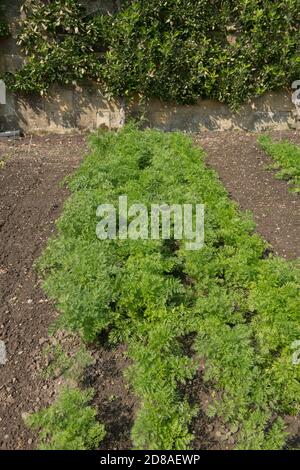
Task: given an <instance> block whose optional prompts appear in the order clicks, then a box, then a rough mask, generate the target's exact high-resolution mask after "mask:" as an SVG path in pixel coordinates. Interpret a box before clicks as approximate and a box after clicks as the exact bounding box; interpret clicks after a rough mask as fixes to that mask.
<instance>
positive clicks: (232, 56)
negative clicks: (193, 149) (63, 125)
mask: <svg viewBox="0 0 300 470" xmlns="http://www.w3.org/2000/svg"><path fill="white" fill-rule="evenodd" d="M122 3H123V8H122V11H121V12H119V13H116V14H114V15H112V16H108V15H106V16H103V15H94V16H93V15H86V14H85V13H84V10H83V8H82V7H80V6H79V3H78V2H77V0H55V1H54V2H50V3H47V4H44V2H42V1H41V0H27V2H26V3H25V7H24V8H25V11H26V13H27V19H26V20H25V21H23V28H22V31H21V33H20V37H19V43H20V45H21V46H22V48H23V50H24V53H25V54H26V55H27V60H28V63H27V65H26V66H25V67H24V69H22V70H21V71H19V72H18V73H17V74H16V75H15V76H14V77H10V85H11V87H12V88H13V89H14V90H22V91H34V90H37V91H40V92H44V91H46V90H47V89H48V87H49V86H50V85H51V84H52V83H54V82H56V81H57V82H60V83H63V84H70V83H72V81H74V80H75V81H78V80H82V79H93V80H98V81H99V82H100V83H101V84H102V85H103V86H104V87H105V89H106V90H107V92H108V93H110V94H112V95H114V96H119V95H120V96H128V97H132V96H140V97H141V98H150V97H158V98H161V99H163V100H174V101H176V102H179V103H193V102H194V101H196V100H197V99H198V98H199V97H202V98H214V99H217V100H219V101H222V102H226V103H229V104H230V105H231V106H232V107H237V106H238V105H239V104H240V103H242V102H244V101H246V100H247V99H249V98H252V97H254V96H259V95H261V94H262V93H264V92H265V91H268V90H274V89H276V88H279V87H288V86H290V85H291V83H292V81H293V80H295V79H298V78H299V76H300V58H299V47H300V28H299V26H300V20H299V18H300V3H299V1H298V0H282V1H276V2H274V1H272V0H237V1H235V2H232V1H229V0H214V1H211V0H196V1H195V0H134V1H125V2H122ZM103 47H104V49H105V52H103Z"/></svg>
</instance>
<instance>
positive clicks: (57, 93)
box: [0, 0, 295, 132]
mask: <svg viewBox="0 0 300 470" xmlns="http://www.w3.org/2000/svg"><path fill="white" fill-rule="evenodd" d="M84 3H85V4H86V6H87V9H88V11H89V12H92V11H95V10H97V9H98V10H99V9H100V10H101V11H103V12H113V11H115V9H116V7H117V2H116V1H115V0H86V1H85V2H84ZM5 4H6V7H7V8H6V15H7V18H8V19H9V21H10V23H11V25H12V31H13V37H12V38H9V39H2V40H0V74H1V73H3V72H5V71H14V70H16V69H17V68H19V67H20V66H21V65H22V63H23V59H22V57H21V56H20V54H19V50H18V47H17V45H16V41H15V39H14V37H15V36H16V32H17V19H18V17H19V10H20V5H21V4H22V0H13V1H11V0H5ZM291 93H292V92H291V91H289V90H287V91H278V92H276V93H268V94H266V95H265V96H263V97H261V98H258V99H256V100H253V101H252V102H251V103H249V104H248V105H246V106H243V107H242V108H241V110H240V111H239V112H238V113H233V112H232V111H231V110H230V109H229V108H228V106H226V105H224V104H220V103H218V102H214V101H211V100H200V101H199V102H198V103H197V104H196V105H193V106H180V105H174V104H167V103H162V102H161V101H158V100H153V101H151V102H150V103H149V104H148V105H147V107H146V108H145V109H141V108H140V107H139V106H138V105H137V104H134V105H131V106H130V107H129V109H128V110H127V116H139V115H141V114H143V115H144V117H146V119H147V120H148V124H149V126H151V127H156V128H159V129H162V130H165V131H172V130H183V131H187V132H197V131H202V130H232V129H245V130H248V131H261V130H269V129H274V130H275V129H280V130H285V129H288V128H290V127H294V126H295V117H294V111H295V108H294V105H293V104H292V101H291ZM120 122H121V115H120V107H119V103H118V100H113V101H111V100H108V99H106V98H105V97H104V96H103V93H102V92H101V89H100V88H99V87H98V86H97V85H95V84H88V85H86V86H85V87H73V88H62V87H59V86H56V87H53V88H52V90H51V91H50V93H49V96H47V97H41V96H37V95H33V96H31V97H29V98H24V97H21V96H17V95H13V96H12V95H9V96H8V100H7V105H5V106H3V105H0V131H3V130H13V129H21V130H22V131H24V132H39V131H49V132H70V131H73V130H75V129H79V130H87V129H96V128H99V127H103V126H104V127H107V128H111V129H112V128H118V127H119V125H120Z"/></svg>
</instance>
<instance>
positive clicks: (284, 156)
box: [258, 136, 300, 193]
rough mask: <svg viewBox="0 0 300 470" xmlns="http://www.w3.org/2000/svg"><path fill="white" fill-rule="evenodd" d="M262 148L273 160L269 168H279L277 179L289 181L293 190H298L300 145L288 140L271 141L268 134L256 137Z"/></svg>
mask: <svg viewBox="0 0 300 470" xmlns="http://www.w3.org/2000/svg"><path fill="white" fill-rule="evenodd" d="M258 141H259V143H260V145H261V146H262V148H263V150H264V151H265V152H266V153H267V154H268V155H270V156H271V157H272V158H273V160H274V162H275V163H274V165H272V166H271V168H274V169H276V170H279V171H278V172H277V174H276V176H277V178H278V179H281V180H286V181H289V183H290V184H291V189H292V191H293V192H297V193H298V192H300V147H299V146H298V145H294V144H292V143H291V142H289V141H288V140H283V141H280V142H273V141H272V139H271V138H270V137H268V136H261V137H260V138H259V139H258Z"/></svg>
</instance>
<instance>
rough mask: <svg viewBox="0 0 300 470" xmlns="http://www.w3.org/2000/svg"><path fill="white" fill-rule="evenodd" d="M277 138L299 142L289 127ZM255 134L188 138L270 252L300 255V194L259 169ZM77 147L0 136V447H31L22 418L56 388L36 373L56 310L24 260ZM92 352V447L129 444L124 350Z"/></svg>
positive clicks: (74, 141) (205, 437) (200, 444)
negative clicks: (248, 213) (96, 434)
mask: <svg viewBox="0 0 300 470" xmlns="http://www.w3.org/2000/svg"><path fill="white" fill-rule="evenodd" d="M283 136H284V137H289V138H290V139H291V140H293V141H295V142H298V143H300V137H299V135H298V134H297V133H293V132H291V133H285V134H284V135H283ZM275 137H277V138H278V137H279V136H278V134H276V135H275ZM256 139H257V136H256V135H252V134H245V133H222V134H221V133H220V134H219V133H211V134H201V135H198V136H196V141H197V143H199V144H200V145H201V146H203V148H204V149H205V150H206V151H207V153H208V160H207V161H208V164H209V165H211V166H212V167H214V168H215V169H217V171H218V172H219V174H220V178H221V180H222V181H223V182H224V184H225V186H226V187H227V189H228V191H229V193H230V194H231V195H232V197H233V198H234V199H236V200H237V202H238V203H239V204H240V206H241V207H242V209H250V210H253V212H254V218H255V221H256V223H257V230H258V231H259V232H260V233H261V234H262V235H263V237H264V238H266V239H267V240H268V241H269V243H270V244H271V245H272V247H273V249H274V251H275V252H276V253H278V254H279V255H281V256H284V257H286V258H295V257H297V256H299V253H300V247H299V213H300V212H299V204H300V203H299V196H297V195H293V194H291V193H289V192H288V189H287V184H286V183H285V182H282V181H278V180H276V179H275V177H274V172H273V171H267V170H266V169H265V167H266V165H267V164H269V163H270V160H269V159H268V158H267V157H266V156H265V155H264V154H263V152H262V151H261V150H260V149H259V146H258V145H257V144H256ZM85 151H86V143H85V138H84V136H81V135H72V136H58V135H51V136H34V137H32V138H30V137H26V138H24V139H21V140H17V141H15V142H13V141H0V301H1V302H0V340H3V341H4V343H5V345H6V349H7V362H6V364H5V365H0V449H34V448H36V447H37V436H36V434H35V433H32V432H31V431H29V430H28V429H27V428H26V426H25V425H24V419H23V418H24V416H25V415H26V414H27V413H28V412H32V411H37V410H39V409H41V408H42V407H44V406H46V405H48V404H49V403H51V402H53V400H54V397H55V396H56V394H57V391H58V390H59V387H60V385H61V380H60V378H57V379H56V380H49V379H48V380H46V379H45V378H43V376H42V369H43V367H44V362H45V360H44V355H43V349H44V348H45V346H47V344H49V340H48V329H49V326H50V325H51V324H52V323H53V321H54V319H55V318H56V317H57V313H56V311H55V308H54V306H53V304H52V303H51V302H49V300H48V299H47V298H46V296H45V294H44V293H43V291H42V290H41V288H40V282H39V279H38V276H37V274H36V271H35V269H34V266H33V263H34V261H35V260H36V259H37V257H38V256H39V255H40V253H41V251H42V250H43V248H44V247H45V245H46V243H47V240H48V239H49V237H51V236H52V235H53V234H54V233H55V220H56V219H57V218H58V216H59V215H60V213H61V210H62V207H63V202H64V201H65V199H66V198H67V196H68V191H67V190H66V188H64V187H63V186H62V185H61V181H62V180H63V178H64V177H65V176H66V175H69V174H70V173H72V172H73V171H74V169H75V168H77V167H78V165H79V164H80V162H81V160H82V158H83V155H84V154H85ZM1 162H4V164H3V163H1ZM60 340H61V342H62V343H63V344H64V347H67V348H71V349H72V348H73V347H74V348H76V340H74V339H71V340H70V339H68V338H65V337H64V336H62V337H61V338H60ZM73 343H74V344H73ZM91 352H92V354H93V357H94V359H95V364H94V365H93V366H90V367H89V368H88V370H87V371H86V374H85V379H84V382H85V385H86V386H92V387H94V389H95V400H94V404H95V406H96V407H97V409H98V412H99V419H100V421H101V422H103V423H104V424H105V427H106V430H107V435H106V438H105V440H104V442H103V443H102V445H101V447H102V448H103V449H128V448H131V446H132V444H131V441H130V429H131V427H132V423H133V419H134V413H135V409H136V406H137V403H136V399H135V398H134V397H133V395H132V393H131V391H130V390H129V388H128V386H127V385H126V382H125V380H124V377H123V370H124V369H125V368H126V367H127V366H128V360H127V359H126V354H125V349H124V347H123V346H119V347H118V348H116V349H110V348H109V347H106V346H105V345H104V344H102V346H100V347H94V348H93V347H92V348H91ZM190 388H191V390H192V392H191V391H190V394H191V395H192V396H191V399H192V401H195V400H196V401H198V402H199V403H201V405H202V404H203V407H205V403H206V402H207V401H208V400H209V391H208V390H206V389H205V387H204V385H203V383H202V380H201V373H200V375H199V377H197V378H196V379H195V380H194V381H193V383H192V385H191V387H190ZM290 424H291V427H292V428H293V429H292V434H295V433H296V434H297V430H298V421H297V422H296V421H294V420H293V422H292V423H290ZM193 427H194V432H195V434H196V439H195V442H194V447H195V448H196V449H201V448H202V449H209V448H211V449H216V448H231V447H232V445H233V444H234V436H230V437H228V436H227V437H224V435H225V434H227V430H226V429H223V427H222V423H218V422H211V421H208V420H207V417H205V416H204V415H203V416H202V415H199V416H198V418H197V419H196V420H195V422H194V426H193ZM295 427H297V429H295Z"/></svg>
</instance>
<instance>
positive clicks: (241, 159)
mask: <svg viewBox="0 0 300 470" xmlns="http://www.w3.org/2000/svg"><path fill="white" fill-rule="evenodd" d="M270 135H271V137H273V138H274V139H275V140H276V139H277V140H279V139H289V140H290V141H292V142H294V143H297V144H299V145H300V133H299V131H298V132H297V131H287V132H276V133H275V132H274V133H270ZM257 138H258V135H257V134H250V133H245V132H222V133H221V132H216V133H202V134H199V135H197V136H195V142H196V143H197V144H199V145H200V146H201V147H202V148H203V149H204V150H205V151H206V153H207V159H206V162H207V163H208V165H210V166H211V167H212V168H214V169H215V170H216V171H217V173H218V174H219V177H220V179H221V181H222V182H223V184H224V185H225V187H226V188H227V190H228V192H229V194H230V196H231V197H232V198H233V199H234V200H235V201H236V202H237V203H238V204H239V206H240V207H241V209H242V210H250V211H252V212H253V216H254V221H255V223H256V226H257V231H258V232H259V233H260V234H261V235H262V237H263V238H264V239H265V240H267V241H268V242H269V243H270V245H271V247H272V249H273V251H274V252H275V253H276V254H277V255H279V256H282V257H283V258H286V259H294V258H298V257H299V256H300V197H299V194H295V193H291V192H289V186H288V184H287V182H286V181H280V180H278V179H276V177H275V175H276V171H274V170H269V169H267V167H268V166H270V165H271V164H272V163H274V162H273V161H272V159H271V158H270V157H268V156H267V155H266V154H265V153H264V151H263V150H262V149H261V147H260V145H259V144H258V143H257Z"/></svg>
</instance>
